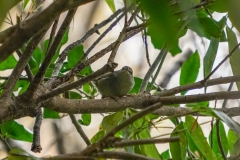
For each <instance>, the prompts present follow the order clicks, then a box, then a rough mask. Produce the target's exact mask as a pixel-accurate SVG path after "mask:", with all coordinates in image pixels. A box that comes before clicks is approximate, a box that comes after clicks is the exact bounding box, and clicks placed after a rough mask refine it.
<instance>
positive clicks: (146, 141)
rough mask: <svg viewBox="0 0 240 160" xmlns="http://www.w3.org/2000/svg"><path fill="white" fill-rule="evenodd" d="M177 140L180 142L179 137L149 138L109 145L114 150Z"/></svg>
mask: <svg viewBox="0 0 240 160" xmlns="http://www.w3.org/2000/svg"><path fill="white" fill-rule="evenodd" d="M179 140H180V138H179V137H171V138H161V139H152V138H151V139H140V140H131V141H120V142H114V143H113V144H111V146H112V147H114V148H122V147H126V146H136V145H145V144H157V143H169V142H178V141H179Z"/></svg>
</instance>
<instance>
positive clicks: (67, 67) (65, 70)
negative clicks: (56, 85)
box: [60, 62, 71, 73]
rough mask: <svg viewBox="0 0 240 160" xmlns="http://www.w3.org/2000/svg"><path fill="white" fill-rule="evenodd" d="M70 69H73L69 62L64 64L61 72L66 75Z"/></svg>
mask: <svg viewBox="0 0 240 160" xmlns="http://www.w3.org/2000/svg"><path fill="white" fill-rule="evenodd" d="M70 69H71V67H70V66H69V64H68V62H64V63H63V66H62V68H61V70H60V72H61V73H64V72H67V71H69V70H70Z"/></svg>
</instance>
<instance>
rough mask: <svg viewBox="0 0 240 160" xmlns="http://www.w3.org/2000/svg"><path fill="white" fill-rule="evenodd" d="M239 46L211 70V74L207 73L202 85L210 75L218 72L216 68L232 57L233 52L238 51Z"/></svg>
mask: <svg viewBox="0 0 240 160" xmlns="http://www.w3.org/2000/svg"><path fill="white" fill-rule="evenodd" d="M239 46H240V43H238V44H237V45H236V46H235V47H234V48H233V49H232V50H231V52H230V53H229V54H228V55H227V56H226V57H224V58H223V60H222V61H221V62H220V63H219V64H218V65H217V66H216V67H215V68H214V69H213V70H212V72H211V73H209V74H208V75H207V76H206V77H205V78H204V79H203V80H202V83H205V82H206V81H207V80H208V79H209V78H210V77H211V76H212V75H213V73H214V72H216V70H218V68H219V67H220V66H221V65H222V64H223V63H224V62H225V61H226V60H227V59H228V58H229V57H231V56H232V54H233V53H234V52H235V50H237V49H238V47H239Z"/></svg>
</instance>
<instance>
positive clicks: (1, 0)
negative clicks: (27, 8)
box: [0, 0, 21, 26]
mask: <svg viewBox="0 0 240 160" xmlns="http://www.w3.org/2000/svg"><path fill="white" fill-rule="evenodd" d="M19 2H21V0H11V1H6V0H0V7H1V8H0V26H1V24H2V22H3V20H4V18H5V16H6V14H7V12H8V11H9V10H10V9H11V8H12V7H14V6H15V5H17V4H18V3H19Z"/></svg>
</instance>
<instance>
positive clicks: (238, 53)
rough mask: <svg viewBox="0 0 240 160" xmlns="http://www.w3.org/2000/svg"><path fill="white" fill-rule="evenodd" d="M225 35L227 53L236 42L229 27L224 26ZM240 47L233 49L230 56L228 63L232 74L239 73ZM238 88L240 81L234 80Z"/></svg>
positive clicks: (239, 88) (234, 35) (239, 87)
mask: <svg viewBox="0 0 240 160" xmlns="http://www.w3.org/2000/svg"><path fill="white" fill-rule="evenodd" d="M226 30H227V36H228V50H229V53H230V52H231V51H232V50H233V48H234V47H235V46H236V45H237V44H238V41H237V37H236V34H235V33H234V32H233V31H232V30H231V29H230V28H229V27H227V28H226ZM239 60H240V49H239V47H238V48H237V49H236V50H235V52H234V53H233V54H232V56H231V57H230V64H231V67H232V72H233V75H235V76H236V75H240V70H239V68H240V63H239ZM236 84H237V87H238V90H240V82H236Z"/></svg>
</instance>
